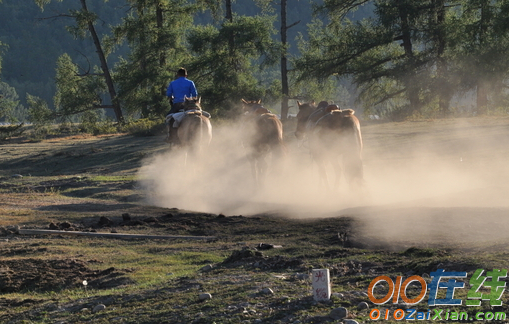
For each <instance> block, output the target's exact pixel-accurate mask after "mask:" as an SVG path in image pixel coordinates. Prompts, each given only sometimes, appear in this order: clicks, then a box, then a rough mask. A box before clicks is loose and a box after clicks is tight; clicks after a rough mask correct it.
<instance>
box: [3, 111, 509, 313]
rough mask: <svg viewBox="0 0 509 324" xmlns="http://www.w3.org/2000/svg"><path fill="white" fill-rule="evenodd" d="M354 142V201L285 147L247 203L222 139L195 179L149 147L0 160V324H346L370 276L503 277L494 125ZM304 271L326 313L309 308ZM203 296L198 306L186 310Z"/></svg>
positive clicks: (434, 128)
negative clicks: (321, 279) (337, 312)
mask: <svg viewBox="0 0 509 324" xmlns="http://www.w3.org/2000/svg"><path fill="white" fill-rule="evenodd" d="M362 125H363V126H362V131H363V139H364V147H365V148H364V153H363V157H364V168H365V180H366V188H365V190H364V191H362V192H361V193H352V192H351V191H350V188H349V187H348V185H347V184H345V183H344V182H343V183H342V185H341V186H340V188H338V189H337V190H336V191H328V190H326V189H325V188H323V187H320V185H319V182H318V181H317V179H316V168H315V166H314V165H313V162H312V160H311V158H310V156H309V154H308V148H307V147H306V143H302V142H298V141H296V140H295V139H294V138H293V135H292V134H291V132H287V135H286V139H287V145H288V148H289V152H290V153H289V156H288V159H287V160H286V161H285V165H284V169H283V170H284V171H281V172H280V173H272V174H271V175H270V176H269V177H268V178H267V179H266V181H265V182H264V183H263V184H262V186H261V187H256V186H255V185H254V183H253V182H252V180H251V177H250V169H249V163H248V161H247V160H246V159H245V156H244V151H243V150H242V145H241V143H239V142H238V140H237V138H238V137H237V136H236V135H235V131H236V130H237V128H228V127H227V126H223V127H221V128H217V129H214V141H213V143H212V146H211V148H210V150H209V151H207V152H206V154H207V155H205V157H204V158H203V160H200V161H198V163H196V164H190V163H186V164H184V160H183V156H182V155H181V154H180V153H179V152H178V151H169V150H168V147H167V146H166V144H165V143H164V141H163V137H162V136H154V137H132V136H128V135H115V136H113V135H111V136H101V137H93V136H84V135H75V136H67V137H59V138H52V139H48V140H44V141H41V142H30V141H28V140H26V139H23V138H17V139H11V140H7V141H5V142H2V143H0V216H1V217H0V293H1V294H2V296H0V305H2V306H4V307H3V309H4V310H2V311H0V322H1V323H91V322H93V323H191V322H193V323H240V322H246V323H325V322H335V320H334V319H333V317H331V315H330V313H331V311H332V310H333V309H335V308H337V307H345V308H347V309H348V310H349V312H350V313H349V315H348V316H347V318H349V319H352V320H356V321H358V322H359V323H361V322H368V321H370V319H369V308H368V309H367V310H366V309H359V308H358V304H359V303H361V302H363V301H364V302H367V303H368V304H369V307H370V308H372V307H373V306H374V305H373V304H372V303H371V302H370V301H369V300H368V299H367V297H366V295H365V292H366V291H367V286H368V284H369V282H370V281H371V280H372V279H373V278H375V277H376V276H378V275H388V276H391V277H395V276H397V275H411V274H418V275H424V274H429V273H430V272H432V271H434V270H436V269H437V268H445V269H447V270H454V271H466V272H468V274H469V276H468V277H470V275H471V274H472V273H473V271H475V270H476V269H479V268H484V269H487V270H491V269H495V268H500V269H507V252H506V246H507V243H508V239H507V235H506V233H507V232H508V230H509V222H507V215H508V212H509V200H507V198H506V197H507V194H508V193H509V190H508V189H509V187H508V181H507V179H508V176H509V167H507V160H508V158H509V147H507V145H506V143H508V141H507V140H508V139H509V118H488V117H486V118H469V119H458V120H452V119H451V120H449V119H446V120H437V121H417V122H403V123H371V124H370V123H367V122H364V123H363V124H362ZM291 127H292V126H291V125H289V126H287V129H291ZM232 148H233V149H232ZM272 162H273V161H270V163H272ZM333 171H335V170H332V169H329V172H330V174H331V175H332V174H333ZM20 228H21V229H23V228H31V229H51V230H61V231H67V232H75V231H80V232H96V233H100V232H104V233H120V234H122V233H123V234H150V235H187V236H213V237H214V239H213V240H207V241H206V240H203V241H190V240H185V239H181V240H179V239H177V240H157V239H155V240H134V241H132V240H130V241H124V240H117V239H107V238H89V237H81V236H69V235H51V236H43V235H40V236H39V235H37V236H34V235H20V234H19V229H20ZM208 265H210V267H209V268H206V269H204V267H206V266H208ZM316 268H328V269H329V270H330V273H331V277H332V283H333V291H334V292H336V293H338V294H341V296H340V295H336V296H334V297H333V299H332V300H331V301H330V302H328V303H316V302H314V301H313V299H312V298H311V293H310V284H309V277H306V275H307V276H309V273H310V270H311V269H316ZM306 278H307V279H306ZM84 280H86V281H87V286H86V287H85V286H84V285H83V281H84ZM465 282H466V283H467V285H468V280H466V281H465ZM263 288H271V289H272V290H273V291H274V293H273V294H268V295H266V294H264V293H262V291H263ZM204 292H210V293H211V294H212V296H213V298H212V299H211V300H209V301H205V302H203V301H200V300H199V299H198V295H199V294H201V293H204ZM459 295H460V296H463V295H465V296H466V292H464V293H459ZM338 296H339V297H338ZM460 298H464V296H463V297H460ZM502 300H503V301H504V306H503V307H502V308H501V310H503V311H506V304H507V298H506V297H505V296H504V297H503V298H502ZM99 304H102V305H105V307H106V308H105V310H103V311H93V309H94V307H96V306H97V305H99ZM397 306H399V305H395V306H391V307H397ZM426 306H427V305H423V307H426ZM486 307H489V306H488V305H484V306H483V307H481V308H479V309H477V308H476V310H482V309H487V308H486ZM391 309H392V308H391ZM394 309H395V308H394ZM473 311H474V310H473V309H471V310H469V312H470V313H472V312H473ZM506 312H507V311H506ZM388 322H390V321H388Z"/></svg>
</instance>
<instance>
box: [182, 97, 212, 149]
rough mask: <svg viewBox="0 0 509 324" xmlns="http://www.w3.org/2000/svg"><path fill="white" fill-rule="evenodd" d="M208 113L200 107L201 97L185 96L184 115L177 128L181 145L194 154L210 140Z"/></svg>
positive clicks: (210, 130)
mask: <svg viewBox="0 0 509 324" xmlns="http://www.w3.org/2000/svg"><path fill="white" fill-rule="evenodd" d="M207 115H208V116H210V115H209V114H208V113H206V112H204V111H203V110H202V108H201V98H185V102H184V116H183V117H182V121H181V122H180V125H179V127H178V130H177V134H178V138H179V139H180V145H181V147H183V148H185V149H186V150H187V153H189V154H191V155H194V157H196V155H197V154H198V153H199V152H200V151H201V150H202V149H203V148H204V147H206V146H208V145H209V144H210V142H211V140H212V125H211V124H210V120H209V117H208V116H207Z"/></svg>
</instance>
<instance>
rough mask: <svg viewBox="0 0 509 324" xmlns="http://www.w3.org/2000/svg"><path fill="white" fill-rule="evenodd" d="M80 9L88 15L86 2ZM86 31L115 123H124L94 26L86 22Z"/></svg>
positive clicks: (82, 3) (82, 0) (82, 1)
mask: <svg viewBox="0 0 509 324" xmlns="http://www.w3.org/2000/svg"><path fill="white" fill-rule="evenodd" d="M80 1H81V7H82V10H83V12H84V13H87V14H88V8H87V2H86V0H80ZM88 30H89V31H90V34H91V35H92V39H93V40H94V45H95V48H96V52H97V55H98V56H99V60H100V61H101V69H102V71H103V73H104V78H105V80H106V85H107V86H108V92H109V95H110V98H111V104H112V105H113V110H114V111H115V117H116V118H117V122H119V123H121V122H123V121H124V117H123V115H122V109H120V104H119V103H118V100H117V92H116V91H115V86H114V84H113V79H112V78H111V74H110V70H109V68H108V63H107V61H106V56H105V55H104V51H103V50H102V47H101V42H100V41H99V37H98V36H97V33H96V31H95V27H94V24H93V23H92V22H91V21H89V22H88Z"/></svg>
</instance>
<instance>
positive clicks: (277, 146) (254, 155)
mask: <svg viewBox="0 0 509 324" xmlns="http://www.w3.org/2000/svg"><path fill="white" fill-rule="evenodd" d="M242 103H243V107H244V111H245V115H244V123H243V128H244V129H243V131H244V135H245V136H244V144H245V146H246V149H247V151H248V152H247V157H248V159H249V162H250V164H251V172H252V174H253V179H254V180H255V182H256V183H257V184H259V183H260V182H261V181H262V179H263V177H264V176H265V174H266V173H267V169H268V167H267V161H266V158H267V156H268V155H269V154H272V164H277V163H281V161H280V160H281V158H282V157H284V156H285V155H286V149H285V145H284V142H283V124H282V123H281V121H280V120H279V119H278V117H277V116H276V115H274V114H272V113H271V112H270V111H269V110H268V109H266V108H264V107H263V106H262V104H261V100H258V101H246V100H244V99H242Z"/></svg>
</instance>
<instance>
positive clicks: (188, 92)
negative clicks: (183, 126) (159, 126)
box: [166, 68, 198, 144]
mask: <svg viewBox="0 0 509 324" xmlns="http://www.w3.org/2000/svg"><path fill="white" fill-rule="evenodd" d="M166 96H167V97H168V98H169V100H170V102H171V104H172V105H171V110H170V112H169V113H168V114H167V117H166V120H167V121H168V127H169V129H168V138H167V141H168V142H169V143H171V144H179V139H178V135H177V127H175V125H174V123H175V120H174V118H173V114H175V113H178V112H179V111H184V110H185V102H186V101H185V98H196V97H198V92H197V91H196V86H195V85H194V82H193V81H191V80H189V79H188V78H187V71H186V69H184V68H180V69H179V70H178V71H177V79H175V80H174V81H172V82H171V83H170V84H169V85H168V88H167V90H166Z"/></svg>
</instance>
